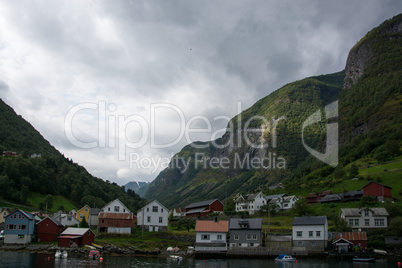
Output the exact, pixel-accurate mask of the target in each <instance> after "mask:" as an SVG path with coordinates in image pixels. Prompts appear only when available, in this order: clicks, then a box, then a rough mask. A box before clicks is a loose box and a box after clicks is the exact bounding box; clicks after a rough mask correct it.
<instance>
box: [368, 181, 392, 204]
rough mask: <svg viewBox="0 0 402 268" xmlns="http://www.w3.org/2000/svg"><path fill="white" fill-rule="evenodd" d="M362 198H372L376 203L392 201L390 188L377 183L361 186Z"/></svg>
mask: <svg viewBox="0 0 402 268" xmlns="http://www.w3.org/2000/svg"><path fill="white" fill-rule="evenodd" d="M362 189H363V196H374V197H376V198H377V201H384V200H385V199H392V188H391V187H389V186H386V185H383V184H380V183H378V182H374V181H372V182H369V183H368V184H366V185H365V186H363V188H362Z"/></svg>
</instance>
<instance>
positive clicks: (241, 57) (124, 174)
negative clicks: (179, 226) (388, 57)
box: [0, 0, 402, 184]
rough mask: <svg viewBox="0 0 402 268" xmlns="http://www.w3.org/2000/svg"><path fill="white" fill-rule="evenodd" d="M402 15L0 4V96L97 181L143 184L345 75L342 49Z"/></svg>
mask: <svg viewBox="0 0 402 268" xmlns="http://www.w3.org/2000/svg"><path fill="white" fill-rule="evenodd" d="M401 10H402V1H400V0H395V1H392V0H378V1H373V0H367V1H356V0H342V1H324V0H310V1H308V0H302V1H284V0H278V1H274V0H261V1H257V0H256V1H201V0H198V1H184V0H183V1H163V0H159V1H149V0H148V1H128V0H127V1H123V0H121V1H83V0H77V1H70V0H69V1H31V0H27V1H20V0H13V1H1V2H0V97H1V98H2V99H3V100H4V101H5V102H6V103H7V104H9V105H10V106H12V107H13V108H14V110H15V111H16V112H17V113H18V114H20V115H22V116H23V117H24V118H25V119H26V120H27V121H29V122H30V123H31V124H32V125H33V126H34V127H35V128H36V129H37V130H38V131H39V132H40V133H41V134H42V135H43V136H44V137H45V138H46V139H47V140H48V141H49V142H50V143H51V144H52V145H54V146H55V147H56V148H57V149H58V150H59V151H60V152H61V153H63V154H64V155H65V156H66V157H69V158H71V159H73V161H74V162H76V163H78V164H80V165H83V166H84V167H85V168H86V169H87V170H88V171H89V172H90V173H91V174H93V175H94V176H97V177H100V178H102V179H105V180H106V179H108V180H110V181H115V182H117V183H118V184H125V183H127V182H129V181H133V180H137V181H151V180H153V179H154V178H155V177H156V176H157V175H158V173H159V172H160V171H161V170H162V168H163V167H164V166H163V164H166V162H167V161H168V160H169V159H170V157H171V156H172V154H175V153H177V152H179V151H180V149H181V148H182V147H183V146H184V145H186V144H188V143H189V142H191V141H196V140H204V141H205V140H210V139H211V138H216V137H218V136H220V135H222V134H223V133H222V131H223V129H224V128H225V127H226V125H227V123H228V118H231V117H233V116H234V115H236V114H237V113H238V112H239V111H240V110H244V109H246V108H248V107H250V106H251V105H252V104H253V103H255V102H256V101H257V100H258V99H260V98H262V97H264V96H266V95H268V94H269V93H271V92H272V91H274V90H276V89H278V88H279V87H281V86H283V85H284V84H286V83H289V82H293V81H295V80H299V79H302V78H305V77H308V76H313V75H320V74H328V73H333V72H337V71H340V70H342V69H344V67H345V63H346V58H347V54H348V52H349V50H350V48H351V47H352V46H353V45H354V44H355V43H356V42H357V41H358V40H359V39H360V38H361V37H363V35H364V34H366V33H367V32H368V31H369V30H370V29H372V28H373V27H375V26H377V25H379V24H380V23H381V22H383V21H384V20H386V19H388V18H391V17H393V16H394V15H397V14H398V12H400V11H401ZM207 122H210V126H208V124H207ZM209 127H210V129H208V128H209ZM197 128H198V129H202V130H204V133H195V130H191V129H197ZM186 129H187V130H189V131H188V132H186V131H184V132H183V130H186ZM186 133H188V135H187V136H188V137H186ZM152 162H153V163H152ZM130 163H131V165H130Z"/></svg>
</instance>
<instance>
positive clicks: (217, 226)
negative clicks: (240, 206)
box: [195, 221, 229, 233]
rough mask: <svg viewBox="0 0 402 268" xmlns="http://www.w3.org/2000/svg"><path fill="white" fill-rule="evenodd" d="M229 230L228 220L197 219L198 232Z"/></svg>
mask: <svg viewBox="0 0 402 268" xmlns="http://www.w3.org/2000/svg"><path fill="white" fill-rule="evenodd" d="M228 230H229V222H228V221H197V223H196V224H195V231H196V232H219V233H227V232H228Z"/></svg>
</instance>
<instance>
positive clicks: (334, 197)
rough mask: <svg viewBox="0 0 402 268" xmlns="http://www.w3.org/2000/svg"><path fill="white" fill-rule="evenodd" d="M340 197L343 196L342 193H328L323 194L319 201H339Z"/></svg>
mask: <svg viewBox="0 0 402 268" xmlns="http://www.w3.org/2000/svg"><path fill="white" fill-rule="evenodd" d="M342 198H343V196H342V194H329V195H326V196H324V197H323V198H322V199H321V200H320V203H325V202H336V201H341V200H342Z"/></svg>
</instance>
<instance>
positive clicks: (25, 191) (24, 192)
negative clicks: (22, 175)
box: [20, 185, 29, 204]
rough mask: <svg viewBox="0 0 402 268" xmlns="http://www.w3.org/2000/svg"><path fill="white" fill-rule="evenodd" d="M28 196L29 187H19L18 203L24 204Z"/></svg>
mask: <svg viewBox="0 0 402 268" xmlns="http://www.w3.org/2000/svg"><path fill="white" fill-rule="evenodd" d="M28 194H29V187H28V186H26V185H23V186H22V187H21V196H20V202H21V203H22V204H25V203H26V202H27V198H28Z"/></svg>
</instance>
